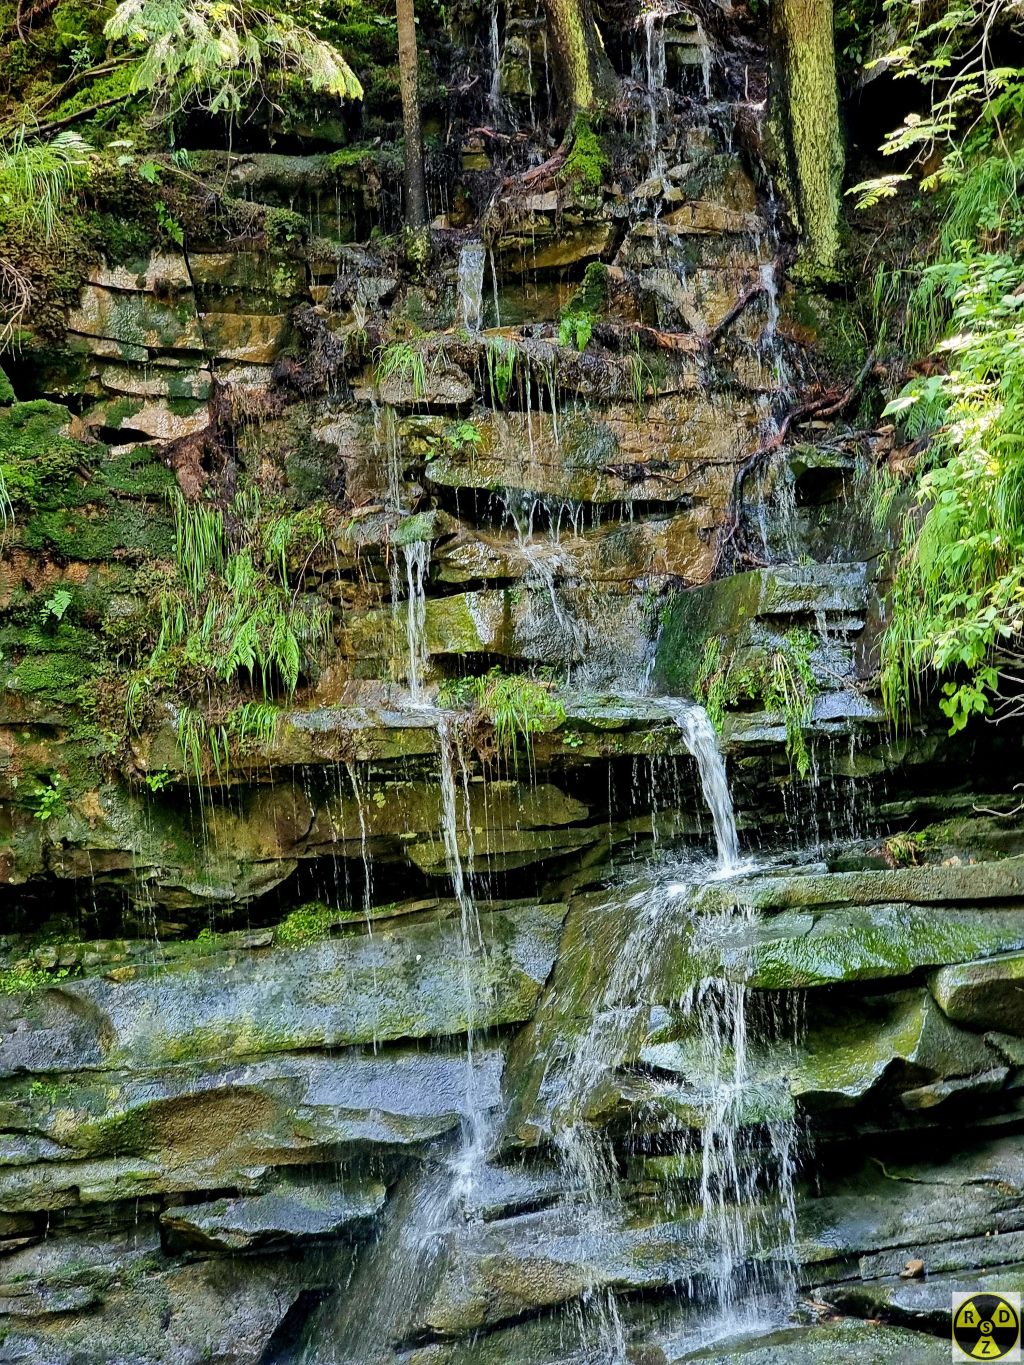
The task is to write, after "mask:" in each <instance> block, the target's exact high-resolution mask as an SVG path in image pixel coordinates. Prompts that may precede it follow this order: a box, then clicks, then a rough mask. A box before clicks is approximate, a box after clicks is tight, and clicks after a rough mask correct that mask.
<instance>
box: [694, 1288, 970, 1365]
mask: <svg viewBox="0 0 1024 1365" xmlns="http://www.w3.org/2000/svg"><path fill="white" fill-rule="evenodd" d="M946 1316H947V1318H948V1316H949V1298H948V1296H947V1299H946ZM667 1360H668V1361H669V1365H689V1363H690V1362H691V1361H692V1362H693V1365H698V1362H699V1365H734V1362H736V1361H740V1362H742V1365H835V1362H836V1361H842V1362H843V1365H933V1363H934V1365H939V1362H940V1361H941V1362H943V1365H945V1362H947V1361H948V1360H949V1342H948V1341H947V1340H946V1339H945V1338H943V1339H938V1338H936V1337H930V1336H926V1335H925V1334H924V1333H923V1332H914V1331H908V1330H907V1329H906V1328H902V1327H886V1326H882V1325H881V1324H880V1323H862V1322H834V1323H829V1324H827V1325H821V1326H815V1327H793V1328H788V1329H783V1330H781V1331H778V1332H774V1333H772V1334H770V1335H766V1336H761V1337H747V1338H737V1339H734V1340H731V1341H729V1342H725V1343H722V1344H721V1345H720V1346H709V1347H705V1348H704V1349H702V1350H699V1351H690V1352H688V1353H687V1354H685V1355H670V1356H668V1357H667Z"/></svg>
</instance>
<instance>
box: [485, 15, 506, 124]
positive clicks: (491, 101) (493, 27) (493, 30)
mask: <svg viewBox="0 0 1024 1365" xmlns="http://www.w3.org/2000/svg"><path fill="white" fill-rule="evenodd" d="M487 32H488V39H489V42H490V49H491V52H490V57H491V85H490V89H489V91H488V96H487V103H488V106H489V108H490V111H491V117H492V118H493V119H494V121H495V123H496V124H500V123H501V112H502V110H501V40H500V37H499V34H498V0H491V3H490V11H489V16H488V25H487Z"/></svg>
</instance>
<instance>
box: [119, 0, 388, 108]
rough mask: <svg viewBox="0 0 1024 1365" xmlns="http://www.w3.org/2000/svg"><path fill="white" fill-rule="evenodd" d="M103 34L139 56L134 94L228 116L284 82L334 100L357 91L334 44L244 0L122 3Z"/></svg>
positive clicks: (133, 0) (356, 96)
mask: <svg viewBox="0 0 1024 1365" xmlns="http://www.w3.org/2000/svg"><path fill="white" fill-rule="evenodd" d="M104 33H105V34H106V36H107V37H108V38H110V39H111V40H113V41H119V40H120V41H124V42H125V43H127V44H128V45H129V46H130V47H131V48H133V49H136V50H137V51H138V52H139V53H140V57H139V62H138V65H137V67H136V68H135V72H134V76H133V79H132V89H133V91H136V92H138V91H147V92H150V93H152V94H153V95H154V96H155V97H156V98H157V99H158V100H159V101H161V102H163V103H170V104H171V105H173V106H176V107H178V108H182V107H186V106H188V105H198V106H199V107H201V108H204V109H207V110H209V111H210V112H211V113H228V114H234V113H238V112H240V111H241V109H242V108H243V106H244V105H245V104H247V103H248V102H249V101H250V100H253V99H255V98H257V97H260V96H262V97H270V96H271V95H272V94H273V93H274V92H276V91H278V90H279V89H280V88H281V87H282V85H283V83H284V82H285V81H286V80H288V79H296V80H298V81H300V82H301V83H302V84H304V85H306V86H308V87H309V89H310V90H312V91H314V92H317V93H320V94H324V95H333V96H335V97H336V98H338V99H361V98H362V94H363V88H362V86H361V85H360V83H359V81H358V80H357V78H356V76H355V74H354V73H353V72H352V70H351V68H350V67H349V66H348V63H347V62H346V61H345V59H344V58H343V57H342V55H341V53H340V52H339V51H338V50H337V48H336V47H334V46H333V44H331V43H329V42H326V41H324V40H323V39H322V38H318V37H317V36H316V34H314V33H313V32H312V31H311V30H310V29H308V28H306V27H304V26H303V25H301V24H297V23H295V21H294V20H292V19H290V18H289V17H288V16H287V15H283V14H269V13H267V12H266V11H264V10H261V9H257V8H256V7H255V6H252V5H248V4H245V3H243V2H242V0H122V3H121V4H119V5H118V6H117V8H116V9H115V11H114V13H113V15H112V16H111V17H110V19H109V20H108V21H107V24H106V27H105V29H104Z"/></svg>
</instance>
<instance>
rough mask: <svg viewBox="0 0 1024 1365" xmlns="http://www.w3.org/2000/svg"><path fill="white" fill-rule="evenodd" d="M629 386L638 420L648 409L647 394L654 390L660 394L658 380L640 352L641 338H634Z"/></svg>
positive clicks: (655, 393)
mask: <svg viewBox="0 0 1024 1365" xmlns="http://www.w3.org/2000/svg"><path fill="white" fill-rule="evenodd" d="M629 387H630V391H631V392H632V395H633V412H634V414H635V416H636V420H637V421H638V422H639V421H641V420H642V419H643V417H644V414H645V412H646V409H647V396H648V394H649V393H650V392H652V391H653V393H654V396H655V397H657V396H658V380H657V376H656V375H655V373H654V371H653V370H652V369H651V367H650V365H648V363H647V361H646V360H645V359H644V358H643V355H642V354H641V352H640V338H639V337H634V338H633V350H632V352H631V353H630V357H629Z"/></svg>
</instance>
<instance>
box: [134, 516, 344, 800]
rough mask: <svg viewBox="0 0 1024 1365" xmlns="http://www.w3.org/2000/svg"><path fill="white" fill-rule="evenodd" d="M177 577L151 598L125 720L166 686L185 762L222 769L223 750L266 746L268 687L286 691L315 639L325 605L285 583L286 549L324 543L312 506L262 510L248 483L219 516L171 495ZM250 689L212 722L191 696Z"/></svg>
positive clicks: (271, 730)
mask: <svg viewBox="0 0 1024 1365" xmlns="http://www.w3.org/2000/svg"><path fill="white" fill-rule="evenodd" d="M172 501H173V506H174V515H175V528H176V534H175V547H174V548H175V560H176V564H177V579H178V581H177V582H176V583H174V584H171V585H170V586H169V587H167V588H166V589H165V590H164V591H163V592H162V593H161V595H160V602H159V620H160V628H159V633H158V635H157V639H156V644H155V646H154V647H153V650H152V653H151V654H150V656H149V658H148V660H147V661H146V663H145V664H144V666H143V667H142V668H141V669H139V670H138V671H137V672H136V673H135V674H133V675H132V676H131V677H130V678H129V679H128V682H127V684H126V686H125V693H124V704H125V715H126V719H127V721H128V723H129V725H130V726H131V727H132V728H134V729H137V728H139V726H140V725H141V724H142V722H143V720H144V717H145V714H146V710H147V708H148V706H149V703H150V699H151V698H152V697H153V696H154V695H155V694H157V693H159V692H161V691H165V690H173V691H175V692H177V693H178V695H179V696H180V697H181V699H182V701H183V703H184V704H183V705H181V707H180V709H179V712H178V742H179V747H180V749H181V752H182V754H183V755H184V757H185V760H186V766H187V767H188V769H189V770H190V771H191V772H193V773H196V774H201V773H202V772H203V770H204V766H205V759H206V756H207V755H209V757H210V760H211V762H212V764H213V766H214V768H215V769H216V771H218V772H223V771H227V769H228V768H229V766H230V763H231V757H232V751H233V750H234V751H235V752H238V751H240V750H241V751H245V750H252V749H253V748H255V747H258V746H260V745H266V744H269V743H270V742H272V740H273V737H274V734H275V733H276V727H277V710H276V708H275V706H274V705H273V704H272V703H273V697H274V693H275V690H276V689H278V688H280V689H283V691H284V692H285V693H286V694H287V695H289V696H290V695H291V694H292V693H293V692H294V691H295V689H296V687H297V686H298V682H299V677H300V674H301V671H302V668H303V665H304V663H306V662H308V661H310V660H311V659H313V658H315V657H316V656H317V655H318V654H319V653H320V651H321V650H322V649H323V647H324V645H325V644H326V641H327V637H328V633H329V627H330V609H329V607H328V606H327V604H326V603H325V602H323V601H321V600H320V599H318V598H317V599H312V600H306V599H303V598H301V597H300V596H299V594H298V593H297V592H293V591H292V589H291V586H290V583H289V556H290V555H291V554H293V553H294V554H301V553H305V555H306V557H307V558H308V556H309V555H310V554H312V553H313V552H314V551H315V550H316V548H318V546H320V545H322V544H323V543H324V541H325V539H326V531H325V528H324V524H323V517H322V514H321V511H320V509H318V508H310V509H306V510H305V511H304V512H299V513H290V514H286V515H267V514H265V513H264V511H263V509H262V506H261V501H260V497H259V494H258V492H257V491H256V490H254V489H253V490H249V491H247V492H241V493H239V494H237V495H236V497H235V499H234V501H233V502H232V504H231V506H230V508H228V509H227V515H225V512H224V511H223V510H221V509H220V508H217V507H211V506H209V505H207V504H204V503H192V502H189V501H188V500H187V499H186V498H184V497H183V496H182V495H181V494H180V493H178V492H177V491H175V493H174V494H173V497H172ZM221 689H224V690H230V691H234V692H235V693H236V695H237V691H238V689H255V690H256V691H257V692H258V693H259V695H258V696H257V697H256V698H253V699H250V700H245V701H243V702H241V703H240V704H238V705H237V706H236V707H235V708H234V709H233V710H231V711H230V712H229V713H228V714H227V716H226V718H225V719H224V720H221V721H207V720H206V719H205V718H204V715H203V714H201V713H200V712H198V711H196V710H195V709H194V708H193V706H192V704H191V702H192V701H193V700H198V699H202V700H203V701H204V703H205V704H206V706H207V707H208V706H209V704H210V701H211V699H212V697H213V695H215V692H216V691H217V690H221Z"/></svg>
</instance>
